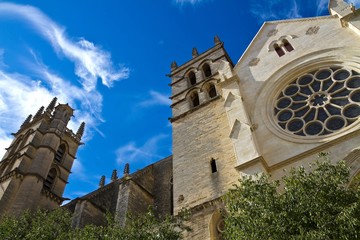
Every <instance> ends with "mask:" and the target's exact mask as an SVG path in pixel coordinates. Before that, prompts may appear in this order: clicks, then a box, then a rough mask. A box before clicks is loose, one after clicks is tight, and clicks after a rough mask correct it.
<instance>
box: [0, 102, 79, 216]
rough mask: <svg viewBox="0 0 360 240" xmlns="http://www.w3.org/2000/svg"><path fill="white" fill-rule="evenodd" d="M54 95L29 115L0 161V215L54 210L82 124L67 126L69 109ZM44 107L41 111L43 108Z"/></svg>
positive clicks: (63, 185)
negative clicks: (76, 128)
mask: <svg viewBox="0 0 360 240" xmlns="http://www.w3.org/2000/svg"><path fill="white" fill-rule="evenodd" d="M56 101H57V99H56V98H54V99H53V100H52V101H51V102H50V104H49V106H48V107H47V108H46V109H45V108H44V107H41V108H40V109H39V110H38V111H37V113H36V114H35V115H34V116H32V115H29V116H28V117H27V118H26V120H25V121H24V123H23V124H22V125H21V127H20V129H19V130H18V131H17V132H16V133H14V134H13V136H14V140H13V142H12V143H11V145H10V147H9V148H7V152H6V153H5V155H4V157H3V159H2V160H1V162H0V215H4V214H11V215H17V214H20V213H21V212H23V211H24V210H27V209H29V210H35V209H37V208H43V209H54V208H56V207H58V206H59V205H60V204H61V203H62V201H63V200H64V199H63V198H62V195H63V192H64V189H65V186H66V184H67V179H68V177H69V174H70V172H71V167H72V165H73V162H74V159H75V155H76V152H77V149H78V147H79V145H81V144H82V143H81V137H82V135H83V133H84V128H85V123H82V124H81V125H80V127H79V129H78V131H77V132H76V133H74V132H73V131H71V130H70V129H68V128H67V124H68V122H69V120H70V118H71V117H72V116H73V111H74V110H73V109H72V108H71V107H70V106H69V105H68V104H58V105H57V106H56ZM44 109H45V111H44Z"/></svg>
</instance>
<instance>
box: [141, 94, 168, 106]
mask: <svg viewBox="0 0 360 240" xmlns="http://www.w3.org/2000/svg"><path fill="white" fill-rule="evenodd" d="M149 95H150V98H148V99H146V100H144V101H142V102H140V104H139V105H140V106H143V107H149V106H155V105H164V106H170V105H171V100H170V99H169V96H168V95H166V94H162V93H159V92H157V91H153V90H151V91H150V92H149Z"/></svg>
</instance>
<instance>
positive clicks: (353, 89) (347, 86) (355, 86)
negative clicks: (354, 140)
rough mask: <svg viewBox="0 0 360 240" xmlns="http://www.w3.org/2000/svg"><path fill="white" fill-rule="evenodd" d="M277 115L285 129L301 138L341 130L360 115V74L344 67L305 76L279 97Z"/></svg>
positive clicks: (294, 82) (286, 88)
mask: <svg viewBox="0 0 360 240" xmlns="http://www.w3.org/2000/svg"><path fill="white" fill-rule="evenodd" d="M274 115H275V119H276V121H277V123H278V125H279V126H280V127H281V128H282V129H284V130H286V131H287V132H290V133H291V134H295V135H299V136H322V135H327V134H332V133H334V132H336V131H339V130H341V129H343V128H345V127H347V126H349V125H351V124H352V123H353V122H355V121H356V120H357V119H358V117H359V116H360V74H359V73H358V72H357V71H354V70H351V69H348V68H342V67H330V68H322V69H319V70H316V71H313V72H309V73H306V74H303V75H302V76H300V77H298V78H296V79H294V80H293V81H292V82H290V84H288V85H286V86H285V87H284V88H283V90H282V91H281V93H280V94H279V95H278V97H277V99H276V102H275V106H274Z"/></svg>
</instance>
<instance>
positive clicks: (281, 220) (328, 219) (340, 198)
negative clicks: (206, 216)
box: [224, 154, 360, 240]
mask: <svg viewBox="0 0 360 240" xmlns="http://www.w3.org/2000/svg"><path fill="white" fill-rule="evenodd" d="M319 158H320V159H319V160H318V161H317V162H316V163H315V164H314V165H312V166H310V171H306V170H305V168H304V167H299V168H297V169H292V170H291V171H290V172H289V173H288V174H286V176H285V177H284V178H283V179H282V181H271V180H270V179H269V176H267V175H259V176H257V177H256V178H251V177H245V178H243V179H241V180H240V183H239V185H236V186H235V188H234V189H232V190H230V191H229V192H228V194H227V195H226V196H225V197H224V201H225V205H226V210H227V215H226V216H225V233H224V234H225V238H226V239H233V240H235V239H236V240H238V239H360V199H359V196H360V195H359V192H360V191H359V188H358V187H349V169H348V167H347V166H346V165H345V163H344V162H343V161H341V162H339V163H338V164H336V165H332V164H330V163H329V161H328V159H327V156H326V154H321V155H320V157H319Z"/></svg>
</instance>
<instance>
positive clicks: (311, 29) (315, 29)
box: [306, 26, 320, 35]
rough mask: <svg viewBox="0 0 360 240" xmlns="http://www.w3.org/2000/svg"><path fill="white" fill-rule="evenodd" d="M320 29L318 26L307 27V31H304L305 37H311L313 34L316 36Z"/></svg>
mask: <svg viewBox="0 0 360 240" xmlns="http://www.w3.org/2000/svg"><path fill="white" fill-rule="evenodd" d="M319 29H320V27H319V26H312V27H309V29H308V30H307V31H306V35H313V34H317V33H318V31H319Z"/></svg>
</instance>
